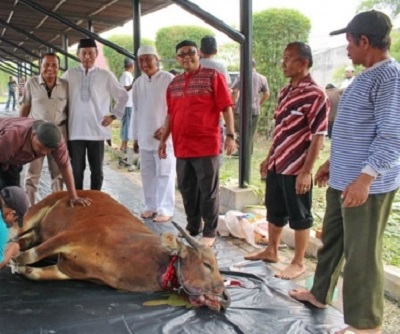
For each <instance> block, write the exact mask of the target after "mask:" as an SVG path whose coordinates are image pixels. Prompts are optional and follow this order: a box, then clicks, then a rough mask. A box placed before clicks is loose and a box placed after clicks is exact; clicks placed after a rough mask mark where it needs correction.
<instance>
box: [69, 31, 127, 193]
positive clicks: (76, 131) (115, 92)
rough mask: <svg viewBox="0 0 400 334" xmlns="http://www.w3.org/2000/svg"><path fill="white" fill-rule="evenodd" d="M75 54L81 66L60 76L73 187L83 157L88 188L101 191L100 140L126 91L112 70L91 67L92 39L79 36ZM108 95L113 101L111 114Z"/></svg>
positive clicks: (81, 169) (104, 137) (93, 55)
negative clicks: (65, 103)
mask: <svg viewBox="0 0 400 334" xmlns="http://www.w3.org/2000/svg"><path fill="white" fill-rule="evenodd" d="M77 55H78V57H79V59H80V61H81V63H82V64H81V66H79V67H76V68H72V69H69V70H68V71H67V72H65V73H64V75H63V76H62V78H63V79H66V80H67V81H68V83H69V94H68V97H69V99H68V100H69V101H68V102H69V118H68V136H69V142H68V149H69V152H70V156H71V163H72V169H73V172H74V178H75V184H76V188H77V189H83V176H84V171H85V168H86V156H87V159H88V162H89V167H90V171H91V178H90V189H95V190H101V187H102V184H103V178H104V177H103V159H104V141H105V140H108V139H110V138H111V130H110V127H109V125H110V124H111V123H112V121H113V120H115V119H116V118H122V116H123V114H124V110H125V105H126V102H127V101H128V93H127V92H126V90H125V88H124V87H123V86H122V85H121V84H120V83H119V82H118V80H117V78H116V77H115V75H114V74H113V73H112V72H110V71H107V70H104V69H101V68H99V67H96V66H95V61H96V58H97V56H98V50H97V46H96V42H95V40H94V39H91V38H84V39H81V40H80V42H79V45H78V51H77ZM110 96H111V97H112V98H113V99H114V101H115V102H116V103H115V105H114V107H113V109H112V112H111V113H110V112H109V111H110V102H111V99H110Z"/></svg>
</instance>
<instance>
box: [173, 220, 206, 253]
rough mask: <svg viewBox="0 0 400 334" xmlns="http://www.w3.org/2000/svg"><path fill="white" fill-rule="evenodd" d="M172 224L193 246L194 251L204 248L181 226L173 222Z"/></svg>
mask: <svg viewBox="0 0 400 334" xmlns="http://www.w3.org/2000/svg"><path fill="white" fill-rule="evenodd" d="M172 224H174V226H175V227H176V229H177V230H178V231H179V232H181V234H182V236H183V237H184V238H185V239H186V241H187V242H188V243H189V245H190V246H192V247H193V248H194V249H199V248H201V247H203V245H202V244H201V243H200V242H198V241H197V240H196V239H195V238H193V237H191V236H190V235H189V233H188V232H187V231H186V230H185V229H183V228H182V227H181V226H179V225H178V224H177V223H175V222H174V221H173V222H172Z"/></svg>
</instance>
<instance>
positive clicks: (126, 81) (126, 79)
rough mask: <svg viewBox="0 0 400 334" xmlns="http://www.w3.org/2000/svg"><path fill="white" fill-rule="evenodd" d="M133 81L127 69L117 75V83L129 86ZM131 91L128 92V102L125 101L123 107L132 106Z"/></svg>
mask: <svg viewBox="0 0 400 334" xmlns="http://www.w3.org/2000/svg"><path fill="white" fill-rule="evenodd" d="M132 82H133V75H132V73H131V72H129V71H124V72H123V73H122V74H121V76H120V77H119V83H120V84H121V85H122V86H124V87H126V86H130V85H131V84H132ZM131 93H132V92H128V102H126V105H125V107H132V106H133V100H132V94H131Z"/></svg>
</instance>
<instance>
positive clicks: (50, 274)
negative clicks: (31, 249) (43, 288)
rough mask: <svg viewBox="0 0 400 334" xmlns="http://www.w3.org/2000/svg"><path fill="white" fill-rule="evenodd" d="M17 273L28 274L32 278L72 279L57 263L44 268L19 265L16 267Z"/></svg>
mask: <svg viewBox="0 0 400 334" xmlns="http://www.w3.org/2000/svg"><path fill="white" fill-rule="evenodd" d="M15 272H16V273H19V274H21V275H24V276H26V277H27V278H29V279H31V280H37V281H39V280H40V281H42V280H68V279H72V278H71V277H69V276H67V275H65V274H64V273H62V272H61V271H60V270H59V269H58V267H57V265H56V264H55V265H53V266H48V267H43V268H36V267H29V266H18V267H17V268H16V269H15Z"/></svg>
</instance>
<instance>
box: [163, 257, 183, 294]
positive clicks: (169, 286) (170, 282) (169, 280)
mask: <svg viewBox="0 0 400 334" xmlns="http://www.w3.org/2000/svg"><path fill="white" fill-rule="evenodd" d="M177 259H178V256H176V255H174V256H171V259H170V261H169V264H168V267H167V270H166V272H165V274H164V275H163V278H162V281H161V288H162V289H163V290H174V289H177V288H179V282H178V277H177V275H176V269H175V262H176V260H177Z"/></svg>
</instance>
